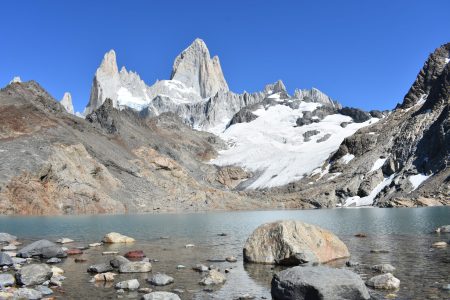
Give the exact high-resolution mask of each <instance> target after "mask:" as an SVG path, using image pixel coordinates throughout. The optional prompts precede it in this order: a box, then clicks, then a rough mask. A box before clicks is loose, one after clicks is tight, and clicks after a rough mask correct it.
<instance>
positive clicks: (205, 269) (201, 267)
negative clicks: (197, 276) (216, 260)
mask: <svg viewBox="0 0 450 300" xmlns="http://www.w3.org/2000/svg"><path fill="white" fill-rule="evenodd" d="M192 269H193V270H194V271H197V272H208V271H209V268H208V267H207V266H205V265H202V264H198V265H196V266H195V267H193V268H192Z"/></svg>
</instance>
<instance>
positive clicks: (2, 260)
mask: <svg viewBox="0 0 450 300" xmlns="http://www.w3.org/2000/svg"><path fill="white" fill-rule="evenodd" d="M13 264H14V261H13V260H12V258H11V256H9V255H8V254H7V253H3V252H0V267H3V266H12V265H13Z"/></svg>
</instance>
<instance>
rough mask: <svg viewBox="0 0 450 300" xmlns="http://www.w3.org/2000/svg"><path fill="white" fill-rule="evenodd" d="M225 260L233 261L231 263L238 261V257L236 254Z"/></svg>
mask: <svg viewBox="0 0 450 300" xmlns="http://www.w3.org/2000/svg"><path fill="white" fill-rule="evenodd" d="M225 260H226V261H227V262H231V263H233V262H237V259H236V257H234V256H228V257H227V258H225Z"/></svg>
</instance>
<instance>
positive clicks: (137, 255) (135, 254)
mask: <svg viewBox="0 0 450 300" xmlns="http://www.w3.org/2000/svg"><path fill="white" fill-rule="evenodd" d="M124 256H125V257H126V258H131V259H136V258H143V257H144V256H145V254H144V251H142V250H133V251H128V252H127V253H125V255H124Z"/></svg>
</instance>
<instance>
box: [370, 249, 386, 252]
mask: <svg viewBox="0 0 450 300" xmlns="http://www.w3.org/2000/svg"><path fill="white" fill-rule="evenodd" d="M370 253H389V251H388V250H381V249H372V250H370Z"/></svg>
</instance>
